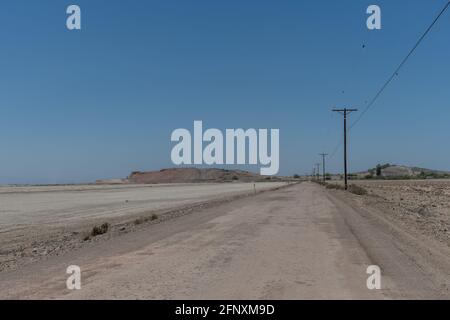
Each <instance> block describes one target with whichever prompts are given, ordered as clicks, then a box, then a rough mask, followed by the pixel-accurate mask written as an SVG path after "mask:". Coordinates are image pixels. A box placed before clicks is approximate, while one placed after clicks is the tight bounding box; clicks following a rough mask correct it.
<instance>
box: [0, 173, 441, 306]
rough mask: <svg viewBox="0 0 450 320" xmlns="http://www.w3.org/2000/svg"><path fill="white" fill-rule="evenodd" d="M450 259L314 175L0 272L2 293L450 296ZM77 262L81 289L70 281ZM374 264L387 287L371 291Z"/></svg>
mask: <svg viewBox="0 0 450 320" xmlns="http://www.w3.org/2000/svg"><path fill="white" fill-rule="evenodd" d="M449 257H450V251H449V250H448V247H447V246H443V245H442V244H441V243H440V242H433V241H428V238H426V237H425V236H424V237H418V236H416V235H415V234H410V233H409V230H407V229H404V228H402V225H397V224H394V223H392V222H391V221H390V220H388V219H385V218H384V217H383V216H382V215H381V214H380V212H378V211H377V210H376V209H374V208H371V207H365V206H364V205H363V204H361V203H356V202H355V201H354V199H352V197H349V195H348V193H344V192H341V191H334V190H333V191H332V190H327V189H325V188H323V187H322V186H320V185H316V184H313V183H308V182H305V183H302V184H297V185H293V186H290V187H288V188H283V189H280V190H277V191H271V192H265V193H261V194H259V195H256V196H252V197H246V198H241V199H238V200H235V201H231V202H227V203H223V204H220V205H217V206H214V207H210V208H205V209H201V210H198V211H195V212H192V213H191V214H189V215H184V216H181V217H179V218H177V219H171V220H168V221H166V222H164V223H160V224H157V225H149V226H146V227H145V228H142V229H140V230H137V231H135V232H130V233H127V234H124V235H121V236H119V237H115V238H112V239H110V240H109V241H104V242H99V243H92V244H91V245H89V246H86V247H83V248H81V249H80V250H77V251H73V252H69V253H67V254H65V255H63V256H59V257H51V258H50V259H47V260H44V261H40V262H37V263H34V264H31V265H28V266H26V267H24V268H21V269H20V270H17V271H11V272H3V273H0V297H1V298H21V299H29V298H38V299H54V298H56V299H78V298H81V299H99V298H111V299H119V298H124V299H185V298H187V299H302V298H306V299H315V298H326V299H338V298H342V299H354V298H358V299H385V298H447V299H448V298H450V292H449V286H450V282H449V274H448V272H449V270H450V261H449V260H450V258H449ZM69 265H78V266H80V268H81V270H82V280H81V282H82V289H81V290H77V291H70V290H68V289H67V288H66V279H67V276H68V275H66V273H65V271H66V268H67V266H69ZM369 265H378V266H380V268H381V270H382V289H381V290H368V289H367V286H366V280H367V277H368V275H367V274H366V270H367V267H368V266H369Z"/></svg>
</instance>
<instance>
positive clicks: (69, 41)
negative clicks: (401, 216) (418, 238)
mask: <svg viewBox="0 0 450 320" xmlns="http://www.w3.org/2000/svg"><path fill="white" fill-rule="evenodd" d="M445 2H446V0H439V1H437V0H436V1H429V0H415V1H406V0H402V1H400V0H399V1H381V0H380V1H378V0H377V1H364V0H343V1H335V0H329V1H312V0H310V1H300V0H295V1H294V0H293V1H273V0H272V1H261V0H258V1H242V0H240V1H237V0H226V1H225V0H221V1H216V0H213V1H212V0H204V1H198V0H193V1H184V0H183V1H181V0H179V1H141V0H132V1H118V0H114V1H113V0H108V1H100V0H95V1H92V0H90V1H84V0H75V1H71V2H69V1H64V0H58V1H56V0H54V1H50V0H41V1H22V0H14V1H3V2H2V4H1V10H0V39H1V48H2V49H1V50H0V64H1V67H0V70H1V73H0V88H1V90H0V148H1V156H0V183H1V184H6V183H66V182H86V181H94V180H95V179H100V178H113V177H125V176H127V175H128V174H129V173H130V172H131V171H133V170H153V169H160V168H164V167H170V166H172V165H171V161H170V150H171V147H172V144H171V142H170V134H171V132H172V131H173V130H174V129H176V128H192V125H193V121H194V120H203V122H204V126H205V127H208V128H211V127H216V128H219V129H225V128H240V127H242V128H279V129H280V139H281V144H280V148H281V150H280V174H284V175H289V174H294V173H300V174H304V173H306V172H308V173H309V172H311V168H312V166H313V164H314V163H315V162H318V161H319V156H318V155H317V154H318V153H319V152H331V151H332V149H333V148H334V147H335V145H336V144H337V143H338V142H339V140H340V138H341V134H342V117H341V116H339V115H338V114H333V113H332V112H331V111H330V110H331V109H332V108H333V107H344V106H349V107H357V108H363V107H364V101H365V100H369V99H370V98H371V97H372V96H373V95H374V93H375V92H376V91H377V90H378V89H379V87H380V86H381V85H382V83H383V82H384V81H385V79H386V78H387V77H388V76H389V75H390V73H392V71H393V69H394V68H395V67H396V66H397V65H398V63H399V62H400V60H401V59H402V58H403V57H404V55H405V54H406V53H407V52H408V50H409V49H410V48H411V47H412V45H413V44H414V43H415V41H416V40H417V39H418V37H419V36H420V35H421V33H422V32H423V31H424V30H425V28H426V27H427V26H428V25H429V24H430V23H431V21H432V20H433V18H434V17H435V16H436V15H437V13H438V12H439V11H440V9H441V8H442V7H443V5H444V4H445ZM70 4H78V5H79V6H80V7H81V9H82V28H83V29H82V30H81V31H68V30H67V29H66V27H65V20H66V13H65V10H66V8H67V6H68V5H70ZM370 4H378V5H380V6H381V8H382V24H383V28H382V30H381V31H369V30H368V29H367V28H366V25H365V20H366V17H367V15H366V13H365V11H366V8H367V6H368V5H370ZM449 39H450V11H448V12H447V13H446V14H445V16H443V17H442V19H441V20H440V21H439V23H438V24H437V25H436V27H435V29H434V30H433V31H432V32H431V34H430V35H429V37H427V38H426V40H425V41H424V42H423V43H422V45H421V46H420V47H419V49H418V50H417V51H416V53H415V54H414V56H413V57H412V58H411V59H410V60H409V61H408V63H407V64H406V66H405V67H404V69H403V70H402V72H401V73H400V75H399V77H397V78H396V80H395V81H394V82H393V83H392V84H391V86H390V87H389V88H388V89H387V90H386V91H385V92H384V94H383V96H382V97H381V98H380V99H379V100H378V102H377V103H376V105H374V107H373V109H371V111H370V112H368V113H367V114H366V116H365V117H364V118H363V120H362V121H361V122H360V123H359V124H358V125H357V126H356V127H355V128H354V129H353V130H352V131H351V135H350V156H349V157H350V170H351V171H357V170H362V169H366V168H368V167H373V166H375V165H376V164H377V163H379V162H380V163H381V162H383V163H384V162H390V163H398V164H407V165H415V166H422V167H430V168H436V169H445V170H450V148H449V147H448V146H449V137H450V125H449V123H450V90H449V87H450V86H449V83H450V59H449V53H450V41H449ZM363 44H365V45H366V48H362V45H363ZM343 91H344V93H342V92H343ZM352 117H353V116H352ZM341 158H342V151H341V150H340V151H339V152H338V153H337V154H336V156H335V157H334V158H333V159H330V161H329V164H328V168H329V170H330V171H333V172H338V171H340V170H341V168H342V159H341ZM243 169H252V168H248V167H243Z"/></svg>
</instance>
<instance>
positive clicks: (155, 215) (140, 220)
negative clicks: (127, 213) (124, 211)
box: [134, 213, 159, 225]
mask: <svg viewBox="0 0 450 320" xmlns="http://www.w3.org/2000/svg"><path fill="white" fill-rule="evenodd" d="M158 218H159V217H158V215H157V214H155V213H154V214H152V215H151V216H150V217H140V218H137V219H136V220H134V224H135V225H140V224H143V223H145V222H147V221H154V220H157V219H158Z"/></svg>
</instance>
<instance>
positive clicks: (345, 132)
mask: <svg viewBox="0 0 450 320" xmlns="http://www.w3.org/2000/svg"><path fill="white" fill-rule="evenodd" d="M356 111H358V109H347V108H344V109H333V112H339V113H340V114H342V115H343V116H344V180H345V190H347V189H348V183H347V115H348V114H350V113H352V112H356Z"/></svg>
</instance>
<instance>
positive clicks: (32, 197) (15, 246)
mask: <svg viewBox="0 0 450 320" xmlns="http://www.w3.org/2000/svg"><path fill="white" fill-rule="evenodd" d="M285 184H286V183H283V182H273V183H272V182H267V183H265V182H257V183H255V184H253V183H240V182H234V183H207V184H205V183H204V184H153V185H68V186H28V187H7V186H5V187H0V244H1V246H0V270H5V269H11V268H15V267H17V266H18V265H20V264H22V263H28V262H33V261H35V260H37V259H40V258H45V257H47V256H48V255H54V254H61V253H63V252H65V251H66V250H71V249H74V248H76V247H79V246H81V245H82V244H83V242H85V241H83V238H84V237H86V234H88V233H89V231H90V230H91V229H92V228H93V227H94V226H95V225H97V224H103V223H108V224H110V228H114V227H115V229H113V230H112V231H114V230H116V231H120V232H127V231H129V229H130V227H134V225H133V223H131V226H130V223H129V222H130V221H135V220H136V219H141V220H140V221H144V220H146V218H148V217H151V215H153V214H157V215H158V219H155V220H158V221H160V220H162V219H164V218H167V217H168V216H170V215H180V214H183V212H184V211H185V210H187V209H189V208H191V209H192V208H196V207H201V206H203V205H205V204H207V203H210V202H214V201H219V200H220V199H229V198H233V197H236V196H240V195H246V194H253V193H254V192H255V191H256V192H260V191H264V190H268V189H273V188H277V187H280V186H283V185H285ZM155 222H157V221H155ZM117 229H119V230H117ZM109 233H111V232H109Z"/></svg>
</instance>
